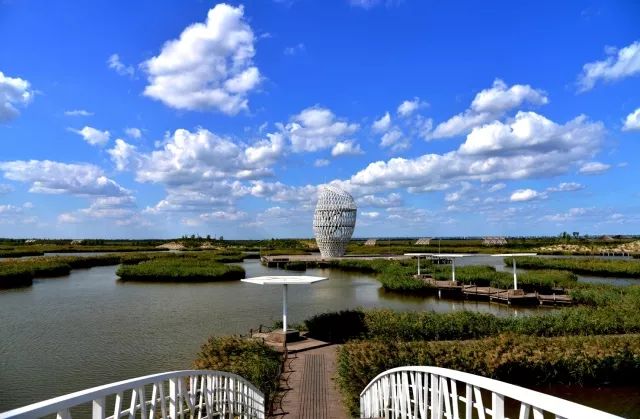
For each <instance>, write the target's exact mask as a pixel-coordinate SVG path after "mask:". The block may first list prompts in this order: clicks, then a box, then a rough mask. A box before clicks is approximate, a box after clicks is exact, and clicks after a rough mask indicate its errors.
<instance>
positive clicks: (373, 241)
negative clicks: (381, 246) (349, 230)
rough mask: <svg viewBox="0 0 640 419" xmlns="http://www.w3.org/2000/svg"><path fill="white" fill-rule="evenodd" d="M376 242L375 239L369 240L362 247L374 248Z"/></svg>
mask: <svg viewBox="0 0 640 419" xmlns="http://www.w3.org/2000/svg"><path fill="white" fill-rule="evenodd" d="M377 241H378V240H376V239H369V240H367V241H366V242H364V245H365V246H375V245H376V242H377Z"/></svg>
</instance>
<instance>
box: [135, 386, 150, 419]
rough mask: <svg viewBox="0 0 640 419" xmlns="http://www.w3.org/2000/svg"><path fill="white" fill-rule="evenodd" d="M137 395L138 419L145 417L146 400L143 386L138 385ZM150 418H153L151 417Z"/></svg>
mask: <svg viewBox="0 0 640 419" xmlns="http://www.w3.org/2000/svg"><path fill="white" fill-rule="evenodd" d="M138 393H139V394H138V397H139V398H140V419H147V401H146V400H145V399H146V396H145V392H144V387H140V388H139V389H138ZM150 419H154V418H153V417H152V418H150Z"/></svg>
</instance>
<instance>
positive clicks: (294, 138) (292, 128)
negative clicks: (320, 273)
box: [284, 106, 359, 153]
mask: <svg viewBox="0 0 640 419" xmlns="http://www.w3.org/2000/svg"><path fill="white" fill-rule="evenodd" d="M358 128H359V126H358V124H352V123H348V122H346V121H341V120H338V119H337V118H336V116H335V115H334V114H333V112H331V111H330V110H329V109H326V108H322V107H318V106H314V107H311V108H307V109H304V110H303V111H302V112H300V113H299V114H298V115H295V116H294V117H293V118H292V122H290V123H288V124H287V125H286V126H285V127H284V130H285V132H286V133H287V135H288V137H289V139H290V141H291V146H292V149H293V151H294V152H297V153H299V152H305V151H307V152H311V151H318V150H323V149H327V148H330V147H333V146H335V145H336V144H337V143H338V142H340V141H346V140H347V139H348V137H349V136H351V135H352V134H353V133H355V132H356V131H357V130H358Z"/></svg>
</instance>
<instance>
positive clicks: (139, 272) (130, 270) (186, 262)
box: [116, 252, 245, 282]
mask: <svg viewBox="0 0 640 419" xmlns="http://www.w3.org/2000/svg"><path fill="white" fill-rule="evenodd" d="M229 259H232V260H233V261H235V260H234V259H233V258H232V257H231V256H224V255H216V254H203V253H201V252H199V253H198V254H197V255H189V256H185V255H179V254H177V255H176V256H174V257H162V258H153V259H151V260H147V261H144V262H141V263H139V264H137V265H122V266H120V268H118V270H117V272H116V275H118V276H119V277H120V279H122V280H123V281H149V282H163V281H167V282H209V281H229V280H239V279H242V278H244V275H245V272H244V269H243V268H242V267H240V266H236V265H224V264H223V263H222V262H225V261H228V260H229Z"/></svg>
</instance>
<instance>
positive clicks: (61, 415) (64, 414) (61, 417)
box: [56, 409, 71, 419]
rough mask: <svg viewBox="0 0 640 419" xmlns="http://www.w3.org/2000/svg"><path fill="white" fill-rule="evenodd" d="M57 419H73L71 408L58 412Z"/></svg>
mask: <svg viewBox="0 0 640 419" xmlns="http://www.w3.org/2000/svg"><path fill="white" fill-rule="evenodd" d="M56 419H71V412H69V409H62V410H60V411H58V413H56Z"/></svg>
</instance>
